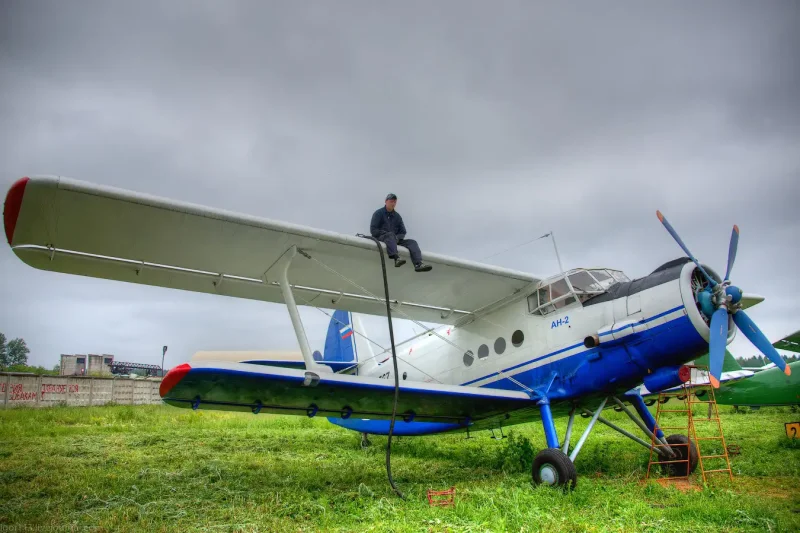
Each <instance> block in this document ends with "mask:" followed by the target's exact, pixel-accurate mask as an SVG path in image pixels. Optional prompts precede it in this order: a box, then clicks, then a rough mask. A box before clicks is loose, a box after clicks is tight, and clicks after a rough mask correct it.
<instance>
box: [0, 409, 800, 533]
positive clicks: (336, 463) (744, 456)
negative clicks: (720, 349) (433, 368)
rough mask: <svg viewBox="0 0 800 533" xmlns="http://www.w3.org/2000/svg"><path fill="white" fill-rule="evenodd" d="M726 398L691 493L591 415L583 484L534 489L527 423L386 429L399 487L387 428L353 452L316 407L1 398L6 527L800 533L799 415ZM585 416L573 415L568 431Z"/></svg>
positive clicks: (533, 445) (346, 435)
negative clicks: (265, 410)
mask: <svg viewBox="0 0 800 533" xmlns="http://www.w3.org/2000/svg"><path fill="white" fill-rule="evenodd" d="M653 409H655V407H653ZM720 410H721V412H722V413H723V427H724V430H725V436H726V440H727V442H728V444H736V445H738V446H739V447H740V448H741V455H737V456H735V457H733V458H732V466H733V471H734V475H735V477H734V481H733V482H730V481H729V480H728V479H727V476H724V477H722V476H720V475H719V474H717V477H714V478H712V480H711V481H710V483H709V485H708V486H706V487H704V488H702V490H698V491H691V490H690V491H682V490H679V489H677V488H675V487H663V486H661V485H660V484H658V483H655V482H652V481H650V482H646V481H645V473H646V471H647V460H648V451H647V450H646V449H645V448H642V447H641V446H639V445H637V444H635V443H633V442H631V441H629V440H628V439H624V438H622V437H620V436H619V435H618V434H617V433H615V432H613V431H612V430H610V429H608V428H606V427H605V426H601V425H600V424H598V427H597V429H596V430H595V431H594V432H593V433H592V435H591V436H590V437H589V440H588V441H587V443H586V445H585V447H584V448H583V450H582V451H581V454H580V455H579V457H578V459H577V460H576V467H577V470H578V475H579V480H578V487H577V489H576V490H575V491H574V492H573V493H571V494H562V493H559V492H557V491H554V490H552V489H549V488H547V487H537V488H534V487H532V486H531V483H530V479H531V477H530V465H531V462H532V458H533V456H534V455H535V453H536V452H537V451H538V450H539V449H540V448H541V447H542V446H543V441H544V437H543V434H542V430H541V427H540V426H539V425H538V424H526V425H521V426H517V427H514V428H511V432H510V433H511V435H510V437H509V438H507V439H503V440H492V439H491V438H489V437H490V434H489V433H488V432H481V433H478V434H474V435H473V438H472V439H469V440H466V439H465V438H464V437H465V435H463V434H459V435H443V436H430V437H416V438H411V437H405V438H400V439H397V440H393V443H392V444H393V446H392V450H393V455H392V467H393V473H394V479H395V482H396V483H397V484H398V486H399V488H400V489H401V490H402V491H403V492H404V493H405V494H406V499H405V500H401V499H399V498H398V497H397V496H396V495H395V494H394V492H393V491H392V490H391V487H390V486H389V484H388V482H387V478H386V470H385V462H384V453H385V446H386V438H381V437H372V438H371V439H372V442H373V445H372V446H371V447H370V448H367V449H366V450H362V449H361V447H360V437H359V435H358V434H355V433H352V432H349V431H346V430H344V429H341V428H338V427H336V426H333V425H331V424H330V423H328V422H327V421H326V420H324V419H308V418H301V417H280V416H272V415H257V416H254V415H251V414H227V413H219V412H212V411H198V412H192V411H185V410H180V409H176V408H171V407H167V406H137V407H132V406H109V407H96V408H65V407H64V408H51V409H42V410H15V409H10V410H8V411H0V432H1V433H0V434H1V435H2V438H0V482H1V483H0V530H10V531H13V530H15V529H14V528H13V527H12V526H16V525H21V526H26V527H20V528H18V530H37V528H39V530H49V531H69V530H76V531H79V530H93V531H112V530H113V531H118V530H123V531H127V530H147V531H454V532H455V531H514V532H520V531H626V532H627V531H669V532H674V531H703V532H712V531H800V490H798V481H800V442H795V441H791V440H790V439H789V438H788V437H786V435H785V433H784V426H783V423H784V422H789V421H793V420H798V419H800V413H796V412H792V411H791V410H790V409H788V408H773V409H762V410H760V411H758V412H747V413H733V410H732V408H730V407H720ZM604 415H606V416H607V417H608V418H609V419H611V420H613V421H618V422H619V424H620V425H622V426H623V427H625V428H631V427H632V424H631V423H630V421H628V420H627V418H625V416H624V414H621V413H614V412H613V411H610V410H609V411H606V413H604ZM565 425H566V421H565V420H560V421H558V431H559V434H560V435H562V434H563V431H564V428H565ZM585 426H586V420H584V419H580V418H579V419H578V422H577V423H576V433H577V435H576V436H575V437H574V439H575V440H576V439H577V438H578V436H579V435H580V432H581V431H582V430H583V428H584V427H585ZM506 434H507V435H508V434H509V430H508V429H506ZM575 440H573V442H575ZM451 485H453V486H455V487H456V505H455V506H454V507H450V508H433V507H430V506H429V505H428V503H427V499H426V496H425V491H426V490H427V489H429V488H432V489H445V488H448V487H450V486H451ZM43 526H45V527H43ZM50 528H52V529H50Z"/></svg>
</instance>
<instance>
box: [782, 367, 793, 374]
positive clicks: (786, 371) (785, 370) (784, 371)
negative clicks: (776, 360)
mask: <svg viewBox="0 0 800 533" xmlns="http://www.w3.org/2000/svg"><path fill="white" fill-rule="evenodd" d="M783 373H784V374H786V375H787V376H791V375H792V369H791V368H789V365H786V368H785V369H784V370H783Z"/></svg>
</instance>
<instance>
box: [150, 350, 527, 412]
mask: <svg viewBox="0 0 800 533" xmlns="http://www.w3.org/2000/svg"><path fill="white" fill-rule="evenodd" d="M160 394H161V397H162V399H163V401H164V402H166V403H168V404H170V405H173V406H176V407H193V408H203V409H214V410H228V411H252V412H255V413H258V412H268V413H277V414H294V415H305V416H316V415H322V416H326V417H337V418H342V419H345V420H346V419H348V418H350V417H351V416H352V417H356V418H369V419H372V420H380V419H384V420H386V419H390V418H391V416H392V407H393V403H394V397H395V387H394V380H393V379H392V380H389V379H379V378H368V377H360V376H352V375H347V374H320V375H317V374H314V373H311V372H307V371H306V370H304V369H294V368H280V367H271V366H264V365H258V364H249V363H229V362H222V361H197V362H192V363H191V364H188V363H187V364H183V365H179V366H177V367H175V368H173V369H172V370H170V371H169V372H168V373H167V375H166V376H165V377H164V379H163V381H162V383H161V388H160ZM531 405H533V400H531V398H530V397H529V396H528V395H527V394H525V393H523V392H519V391H505V390H498V389H484V388H477V387H463V386H459V385H442V384H438V383H419V382H414V383H402V382H401V384H400V393H399V398H398V402H397V419H398V420H401V419H404V420H407V421H419V422H443V423H452V424H459V425H468V424H471V423H472V422H473V421H476V420H481V419H486V418H490V417H495V416H498V415H502V414H503V413H507V412H510V411H514V410H517V409H521V408H523V407H529V406H531Z"/></svg>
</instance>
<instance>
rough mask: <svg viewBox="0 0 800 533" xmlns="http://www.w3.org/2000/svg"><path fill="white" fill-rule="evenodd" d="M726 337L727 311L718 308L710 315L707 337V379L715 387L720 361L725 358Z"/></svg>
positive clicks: (720, 372)
mask: <svg viewBox="0 0 800 533" xmlns="http://www.w3.org/2000/svg"><path fill="white" fill-rule="evenodd" d="M727 339H728V311H727V310H726V309H725V308H720V309H717V310H716V311H714V314H713V315H711V327H710V332H709V338H708V344H709V347H708V359H709V374H710V375H709V376H708V380H709V381H710V382H711V386H712V387H714V388H715V389H718V388H719V380H720V378H721V377H722V362H723V360H724V359H725V345H726V341H727Z"/></svg>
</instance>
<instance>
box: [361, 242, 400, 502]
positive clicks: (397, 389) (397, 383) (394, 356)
mask: <svg viewBox="0 0 800 533" xmlns="http://www.w3.org/2000/svg"><path fill="white" fill-rule="evenodd" d="M359 236H360V237H365V238H367V239H372V240H373V241H375V244H376V245H377V246H378V253H380V255H381V269H382V270H383V292H384V294H385V296H386V317H387V318H388V320H389V339H390V340H391V342H392V363H394V404H393V405H392V421H391V422H390V423H389V442H388V443H387V444H386V474H387V475H388V476H389V484H390V485H391V486H392V489H394V491H395V492H396V493H397V495H398V496H400V497H401V498H403V499H405V496H403V493H402V492H400V489H398V488H397V485H395V484H394V479H392V463H391V456H392V433H393V432H394V420H395V417H396V416H397V399H398V397H399V396H400V377H399V376H398V375H397V352H396V351H395V347H394V329H393V328H392V309H391V307H390V305H389V281H388V279H387V277H386V259H385V258H384V255H383V247H382V246H381V243H380V241H379V240H378V239H376V238H375V237H372V236H371V235H370V236H367V235H359Z"/></svg>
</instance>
